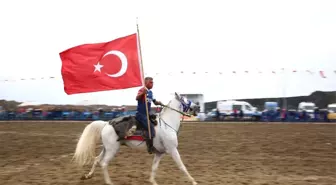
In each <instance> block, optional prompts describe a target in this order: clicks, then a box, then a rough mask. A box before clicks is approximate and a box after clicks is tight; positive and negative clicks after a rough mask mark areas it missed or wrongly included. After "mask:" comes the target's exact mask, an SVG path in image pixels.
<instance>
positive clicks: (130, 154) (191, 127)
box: [0, 122, 336, 185]
mask: <svg viewBox="0 0 336 185" xmlns="http://www.w3.org/2000/svg"><path fill="white" fill-rule="evenodd" d="M85 125H86V123H84V122H81V123H78V122H77V123H70V122H53V123H50V122H44V123H43V122H35V123H34V122H0V144H1V148H0V184H1V185H21V184H22V185H25V184H30V185H39V184H57V185H63V184H76V185H91V184H103V175H102V173H101V169H100V167H98V168H97V169H96V172H97V173H96V174H95V176H94V177H93V179H90V180H87V181H81V180H80V179H79V178H80V177H81V175H82V174H83V172H87V171H88V170H89V168H90V167H86V168H84V169H81V168H78V167H75V166H74V165H73V164H71V163H70V160H71V157H72V155H71V154H72V153H73V151H74V149H75V146H76V141H77V138H78V136H79V135H80V134H81V132H82V131H83V128H84V126H85ZM179 143H180V145H179V151H180V153H181V156H182V159H183V161H184V163H185V164H186V166H187V168H188V170H189V172H190V173H191V175H192V176H193V177H194V178H195V179H196V180H197V181H198V183H199V184H200V185H217V184H218V185H224V184H232V185H233V184H235V185H252V184H259V185H277V184H282V185H292V184H295V185H299V184H300V185H310V184H319V185H326V184H328V185H329V184H330V185H331V184H335V183H336V175H335V173H336V125H335V124H297V123H296V124H259V123H258V124H235V123H226V124H206V123H202V124H200V123H198V124H194V123H186V124H184V125H183V127H182V130H181V135H180V139H179ZM151 162H152V156H150V155H149V154H147V152H146V151H143V152H142V153H141V155H139V152H138V151H137V150H131V149H129V148H126V147H122V148H121V151H120V153H119V154H117V156H116V158H115V160H114V161H113V162H112V163H111V164H110V168H109V171H110V175H111V179H112V181H113V182H114V183H115V185H128V184H129V185H143V184H149V183H148V182H147V179H148V178H149V171H150V167H151ZM157 182H158V183H159V184H160V185H163V184H167V185H171V184H176V185H177V184H178V185H185V184H188V185H190V184H191V183H189V182H187V181H186V178H185V177H184V176H183V174H182V173H181V172H180V171H179V170H178V168H177V167H176V165H175V163H174V162H173V160H172V159H171V158H170V157H169V156H166V157H164V158H163V160H162V162H161V163H160V166H159V170H158V175H157Z"/></svg>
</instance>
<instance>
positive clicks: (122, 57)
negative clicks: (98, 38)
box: [102, 50, 128, 78]
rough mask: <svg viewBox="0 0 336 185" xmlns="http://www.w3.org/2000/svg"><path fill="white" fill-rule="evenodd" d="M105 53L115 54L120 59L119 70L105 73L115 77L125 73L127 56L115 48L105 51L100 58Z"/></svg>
mask: <svg viewBox="0 0 336 185" xmlns="http://www.w3.org/2000/svg"><path fill="white" fill-rule="evenodd" d="M107 55H115V56H117V57H119V59H120V61H121V68H120V70H119V72H117V73H115V74H108V73H105V74H106V75H107V76H109V77H112V78H117V77H119V76H122V75H123V74H125V73H126V71H127V66H128V62H127V57H126V56H125V54H124V53H122V52H120V51H117V50H111V51H109V52H107V53H106V54H105V55H104V56H103V57H102V59H103V58H104V57H105V56H107Z"/></svg>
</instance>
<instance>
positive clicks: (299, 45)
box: [0, 0, 336, 105]
mask: <svg viewBox="0 0 336 185" xmlns="http://www.w3.org/2000/svg"><path fill="white" fill-rule="evenodd" d="M147 2H148V1H147ZM215 2H216V3H215ZM335 10H336V1H333V0H330V1H327V0H323V1H321V0H316V1H309V0H289V1H287V0H282V1H270V0H265V1H237V0H236V1H223V2H222V1H190V3H189V2H186V1H169V3H158V2H157V1H156V3H153V2H151V3H149V2H148V3H147V4H146V3H144V2H141V3H140V1H116V0H109V1H88V0H81V1H79V0H72V1H69V0H68V1H65V0H58V1H42V0H31V1H24V0H11V1H1V2H0V20H1V22H0V24H1V26H0V30H1V31H0V49H1V52H0V64H1V67H0V99H10V100H17V101H37V102H41V103H58V104H65V103H70V104H75V103H77V102H80V101H83V100H90V101H92V102H94V103H102V104H110V105H122V104H128V105H129V104H135V103H136V102H135V95H136V92H137V90H138V88H133V89H127V90H119V91H107V92H97V93H90V94H80V95H70V96H69V95H66V94H65V92H64V90H63V81H62V78H61V60H60V58H59V53H60V52H61V51H63V50H65V49H68V48H70V47H73V46H76V45H80V44H85V43H95V42H106V41H110V40H112V39H115V38H118V37H121V36H125V35H128V34H131V33H134V32H136V17H137V16H138V17H139V26H140V36H141V45H142V51H143V62H144V69H145V73H146V74H147V75H151V76H153V77H154V88H153V91H154V95H155V97H156V98H157V99H159V100H162V101H163V102H168V100H169V99H170V98H171V97H170V96H169V95H170V94H171V93H173V92H174V91H176V92H180V93H200V94H204V98H205V101H212V100H219V99H235V98H259V97H277V96H294V95H307V94H310V93H311V92H312V91H315V90H328V91H330V90H336V73H335V72H334V70H336V44H335V43H336V34H335V33H336V11H335ZM281 68H284V69H285V70H284V71H282V70H281ZM294 69H295V70H297V71H298V72H297V73H292V72H291V71H292V70H294ZM245 70H248V71H250V72H249V74H245V73H244V71H245ZM306 70H310V71H313V72H314V74H309V73H307V72H306ZM320 70H322V71H325V75H326V77H327V78H321V77H320V76H319V74H318V71H320ZM180 71H184V73H183V74H181V73H180ZM232 71H237V74H233V73H232ZM258 71H262V72H263V73H262V74H259V73H258ZM272 71H275V72H276V74H273V73H272ZM193 72H196V74H193ZM205 72H208V73H207V74H206V73H205ZM219 72H221V73H222V74H220V73H219ZM49 76H55V77H56V78H55V79H51V80H35V81H32V80H28V81H27V80H26V81H20V80H19V79H21V78H41V77H49ZM6 79H10V80H11V81H10V82H4V81H3V80H6Z"/></svg>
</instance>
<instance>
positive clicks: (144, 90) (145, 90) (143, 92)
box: [142, 87, 148, 95]
mask: <svg viewBox="0 0 336 185" xmlns="http://www.w3.org/2000/svg"><path fill="white" fill-rule="evenodd" d="M147 91H148V90H147V88H146V87H144V88H143V89H142V94H143V95H145V94H147Z"/></svg>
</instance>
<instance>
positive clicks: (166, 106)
mask: <svg viewBox="0 0 336 185" xmlns="http://www.w3.org/2000/svg"><path fill="white" fill-rule="evenodd" d="M181 103H182V102H181ZM162 107H165V108H168V109H170V110H173V111H175V112H177V113H180V114H182V115H183V116H188V117H191V115H190V114H188V113H185V112H182V111H179V110H176V109H174V108H172V107H169V106H168V105H162ZM188 109H189V108H188ZM183 120H184V117H182V121H183ZM161 121H162V122H163V123H164V124H165V125H166V126H168V127H170V128H171V129H173V130H174V131H175V132H176V134H177V135H178V133H179V131H180V128H178V129H177V130H176V129H174V128H173V127H172V126H170V125H169V124H168V123H166V122H165V120H163V119H162V118H161V116H159V122H160V125H161ZM180 127H181V125H180Z"/></svg>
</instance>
